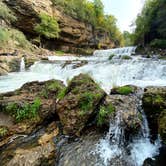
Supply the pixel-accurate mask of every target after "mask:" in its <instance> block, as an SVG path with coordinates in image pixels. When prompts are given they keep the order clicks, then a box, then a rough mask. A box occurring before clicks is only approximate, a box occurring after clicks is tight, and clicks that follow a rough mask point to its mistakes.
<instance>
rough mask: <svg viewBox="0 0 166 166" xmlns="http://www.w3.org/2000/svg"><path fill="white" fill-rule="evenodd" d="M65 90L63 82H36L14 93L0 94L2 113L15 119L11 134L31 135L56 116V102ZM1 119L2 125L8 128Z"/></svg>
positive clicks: (10, 128) (25, 85)
mask: <svg viewBox="0 0 166 166" xmlns="http://www.w3.org/2000/svg"><path fill="white" fill-rule="evenodd" d="M63 88H64V85H63V83H62V82H61V81H56V80H50V81H46V82H37V81H36V82H30V83H26V84H24V85H23V86H22V87H21V88H20V89H18V90H16V91H14V92H8V93H5V94H0V109H1V111H2V112H4V113H5V114H7V116H10V117H13V121H14V122H13V123H14V124H13V125H11V126H10V127H9V130H10V132H11V133H12V134H15V133H22V134H23V133H24V134H29V133H31V132H32V131H33V130H34V129H36V127H37V126H39V125H40V124H42V123H43V122H45V121H47V119H49V118H52V116H55V115H54V114H55V101H56V98H57V96H58V94H59V93H60V92H61V90H63ZM1 118H3V117H2V116H0V122H1V125H5V126H6V122H4V121H3V120H2V119H1ZM54 118H56V117H54Z"/></svg>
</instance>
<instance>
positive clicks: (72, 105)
mask: <svg viewBox="0 0 166 166" xmlns="http://www.w3.org/2000/svg"><path fill="white" fill-rule="evenodd" d="M104 96H105V92H104V91H103V90H102V89H101V88H100V87H99V86H98V85H97V84H96V83H95V82H94V81H93V80H92V79H91V78H90V77H89V76H88V75H84V74H80V75H78V76H76V77H74V78H73V79H72V80H71V81H70V83H69V85H68V87H67V88H66V90H65V92H64V93H63V95H61V100H59V102H58V103H57V105H56V111H57V113H58V115H59V118H60V121H61V123H62V125H63V131H64V133H65V134H69V135H70V134H74V135H77V136H78V135H80V132H81V131H82V129H83V128H84V127H85V125H86V123H88V120H89V119H90V118H92V117H93V116H95V115H96V108H97V107H98V105H99V104H100V102H101V100H102V99H103V97H104Z"/></svg>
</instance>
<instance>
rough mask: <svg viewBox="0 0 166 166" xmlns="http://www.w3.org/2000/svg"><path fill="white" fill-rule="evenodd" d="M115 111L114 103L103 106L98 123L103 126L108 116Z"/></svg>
mask: <svg viewBox="0 0 166 166" xmlns="http://www.w3.org/2000/svg"><path fill="white" fill-rule="evenodd" d="M114 112H115V107H114V106H113V105H112V104H109V105H108V106H101V107H100V111H99V113H98V117H97V125H98V126H102V125H103V124H105V123H106V120H107V118H108V116H110V115H111V114H113V113H114Z"/></svg>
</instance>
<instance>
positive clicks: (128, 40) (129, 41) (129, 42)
mask: <svg viewBox="0 0 166 166" xmlns="http://www.w3.org/2000/svg"><path fill="white" fill-rule="evenodd" d="M123 37H124V45H125V46H133V44H134V36H133V34H132V33H130V32H128V31H124V32H123Z"/></svg>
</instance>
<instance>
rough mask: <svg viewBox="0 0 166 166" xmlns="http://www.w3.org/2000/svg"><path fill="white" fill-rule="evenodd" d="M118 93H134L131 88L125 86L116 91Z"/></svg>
mask: <svg viewBox="0 0 166 166" xmlns="http://www.w3.org/2000/svg"><path fill="white" fill-rule="evenodd" d="M116 91H117V92H118V93H119V94H121V95H128V94H130V93H133V91H134V90H133V88H132V87H131V86H123V87H119V88H117V89H116Z"/></svg>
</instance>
